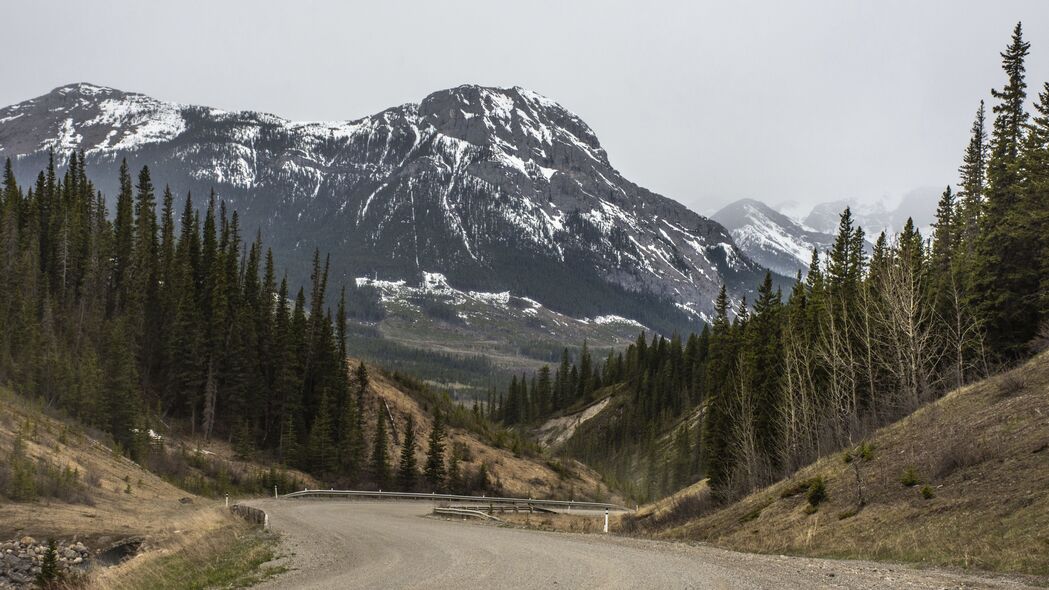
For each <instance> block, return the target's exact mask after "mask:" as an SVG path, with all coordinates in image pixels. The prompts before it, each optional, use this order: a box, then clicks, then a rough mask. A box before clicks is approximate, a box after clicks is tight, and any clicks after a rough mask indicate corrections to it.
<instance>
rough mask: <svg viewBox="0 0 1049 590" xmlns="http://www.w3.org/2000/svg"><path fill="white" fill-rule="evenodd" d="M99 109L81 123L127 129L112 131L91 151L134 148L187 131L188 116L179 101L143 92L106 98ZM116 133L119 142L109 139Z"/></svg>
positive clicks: (89, 125)
mask: <svg viewBox="0 0 1049 590" xmlns="http://www.w3.org/2000/svg"><path fill="white" fill-rule="evenodd" d="M98 111H99V113H98V115H96V116H95V117H94V118H92V119H89V120H87V121H84V122H82V123H81V126H83V127H97V126H109V127H113V128H116V129H123V130H124V133H123V135H120V134H119V132H118V133H116V134H114V133H110V134H109V135H107V136H106V140H105V142H104V143H100V144H98V145H96V146H94V147H92V148H91V149H90V150H88V152H89V153H93V152H106V151H115V150H133V149H136V148H138V147H140V146H142V145H145V144H150V143H159V142H163V141H170V140H172V139H174V138H176V137H178V136H179V135H182V133H184V132H185V131H186V120H185V119H184V118H183V116H182V109H181V108H180V107H179V106H178V105H176V104H174V103H166V102H161V101H157V100H154V99H152V98H149V97H147V96H143V95H141V94H138V95H127V96H124V97H121V98H109V99H106V100H103V101H102V102H100V103H98ZM114 137H116V139H117V141H116V143H109V142H110V141H111V140H112V138H114Z"/></svg>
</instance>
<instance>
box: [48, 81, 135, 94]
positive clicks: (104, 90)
mask: <svg viewBox="0 0 1049 590" xmlns="http://www.w3.org/2000/svg"><path fill="white" fill-rule="evenodd" d="M48 94H57V95H63V96H65V95H70V94H77V95H82V96H99V95H110V94H128V93H127V92H124V91H122V90H117V89H116V88H110V87H109V86H102V85H99V84H92V83H91V82H74V83H72V84H66V85H64V86H59V87H58V88H55V89H53V90H51V92H49V93H48Z"/></svg>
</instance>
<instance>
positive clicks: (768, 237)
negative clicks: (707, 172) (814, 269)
mask: <svg viewBox="0 0 1049 590" xmlns="http://www.w3.org/2000/svg"><path fill="white" fill-rule="evenodd" d="M713 219H714V220H716V221H717V222H718V223H721V224H722V225H723V226H725V228H726V229H727V230H728V231H729V233H730V234H732V238H733V239H734V240H735V241H736V244H737V245H738V246H739V247H740V249H742V250H743V251H744V252H745V253H746V254H747V256H749V257H750V258H751V259H752V260H754V262H756V263H758V264H760V265H761V266H764V267H766V268H768V269H770V270H772V271H773V272H775V273H778V274H780V275H784V276H788V277H792V276H794V275H795V274H797V273H798V271H801V272H802V273H803V274H804V273H807V272H808V270H809V262H811V261H812V250H813V248H818V249H819V250H820V251H821V252H823V251H826V250H827V249H828V248H829V247H830V246H831V244H833V243H834V235H832V234H830V233H824V232H818V231H814V230H811V229H809V228H806V227H804V226H802V225H801V224H800V223H798V222H796V221H794V220H793V219H791V218H789V217H787V216H786V215H784V214H782V213H780V212H778V211H776V210H774V209H772V208H771V207H769V206H768V205H766V204H765V203H762V202H761V201H755V200H754V199H742V200H740V201H736V202H735V203H731V204H729V205H726V206H725V207H724V208H722V209H721V210H720V211H718V212H717V213H715V214H714V216H713Z"/></svg>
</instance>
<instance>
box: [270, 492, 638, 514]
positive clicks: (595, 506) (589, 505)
mask: <svg viewBox="0 0 1049 590" xmlns="http://www.w3.org/2000/svg"><path fill="white" fill-rule="evenodd" d="M280 498H364V499H378V500H383V499H391V500H394V499H395V500H417V501H418V500H422V501H430V502H463V503H470V502H476V503H478V504H482V505H484V504H493V505H494V504H499V505H512V506H514V505H516V506H543V507H548V508H562V509H566V510H571V509H573V508H575V509H578V510H614V511H617V512H628V511H629V509H627V508H624V507H623V506H619V505H618V504H610V503H608V502H580V501H576V500H545V499H542V498H512V497H504V496H461V495H458V494H425V493H415V492H382V491H379V492H374V491H363V490H310V489H304V490H299V491H297V492H291V493H288V494H283V495H281V496H280Z"/></svg>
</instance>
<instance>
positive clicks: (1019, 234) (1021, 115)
mask: <svg viewBox="0 0 1049 590" xmlns="http://www.w3.org/2000/svg"><path fill="white" fill-rule="evenodd" d="M1029 49H1030V44H1029V43H1027V42H1025V41H1024V40H1023V30H1022V27H1021V25H1020V24H1019V23H1017V25H1016V28H1015V29H1014V30H1013V37H1012V41H1011V42H1010V44H1009V47H1008V48H1007V49H1006V50H1005V52H1003V53H1002V54H1001V55H1002V69H1003V70H1004V71H1005V73H1006V77H1007V81H1006V84H1005V86H1004V87H1003V88H1002V90H993V91H992V94H993V95H994V97H995V98H996V99H997V100H998V103H997V104H996V105H994V114H995V119H994V126H993V131H992V134H991V144H990V157H989V159H988V164H987V181H988V183H987V184H988V186H987V204H986V207H985V214H984V215H983V216H982V222H983V223H982V228H981V234H980V239H979V240H978V241H977V244H976V253H975V260H974V270H973V291H974V292H973V295H974V296H975V297H976V302H975V303H976V311H977V313H978V317H979V318H980V320H981V322H982V324H983V327H984V328H985V330H986V334H987V340H988V343H989V344H990V345H991V347H992V349H993V350H996V351H998V353H999V354H1000V355H1002V356H1004V357H1007V358H1015V357H1016V356H1018V355H1019V354H1020V353H1021V352H1022V351H1023V346H1024V344H1026V343H1027V341H1028V340H1030V339H1031V337H1032V336H1033V335H1034V333H1035V330H1036V328H1037V319H1038V309H1037V290H1038V288H1039V282H1040V280H1039V276H1038V271H1039V268H1038V267H1037V266H1036V265H1033V264H1031V263H1030V262H1029V261H1030V260H1034V259H1037V257H1039V256H1040V255H1041V252H1038V251H1034V248H1036V247H1037V245H1038V244H1040V243H1041V237H1040V236H1036V235H1033V234H1032V230H1033V229H1034V227H1033V226H1032V224H1031V223H1030V220H1029V219H1028V217H1029V216H1030V204H1029V203H1027V202H1026V199H1025V198H1024V197H1025V195H1024V193H1023V191H1022V184H1021V181H1022V177H1021V166H1020V158H1019V156H1020V150H1021V147H1022V145H1023V142H1024V133H1025V130H1026V124H1027V118H1028V114H1027V112H1026V110H1025V108H1024V102H1025V100H1026V98H1027V82H1026V80H1025V79H1024V70H1025V67H1024V60H1025V58H1026V57H1027V54H1028V51H1029Z"/></svg>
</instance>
